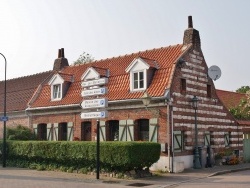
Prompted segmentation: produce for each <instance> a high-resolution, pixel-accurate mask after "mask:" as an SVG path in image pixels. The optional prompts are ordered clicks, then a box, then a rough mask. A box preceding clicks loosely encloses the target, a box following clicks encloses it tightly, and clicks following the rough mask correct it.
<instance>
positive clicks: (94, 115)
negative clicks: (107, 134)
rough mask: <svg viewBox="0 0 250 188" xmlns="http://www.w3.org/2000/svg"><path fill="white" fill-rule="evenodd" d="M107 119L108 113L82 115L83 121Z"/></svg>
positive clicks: (99, 112)
mask: <svg viewBox="0 0 250 188" xmlns="http://www.w3.org/2000/svg"><path fill="white" fill-rule="evenodd" d="M106 117H108V112H107V111H98V112H86V113H85V112H83V113H81V119H95V118H106Z"/></svg>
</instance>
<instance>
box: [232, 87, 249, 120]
mask: <svg viewBox="0 0 250 188" xmlns="http://www.w3.org/2000/svg"><path fill="white" fill-rule="evenodd" d="M229 111H230V112H231V114H232V115H233V116H234V117H235V118H236V119H242V120H250V90H248V91H246V99H242V100H241V101H240V104H239V105H238V106H235V107H233V108H230V109H229Z"/></svg>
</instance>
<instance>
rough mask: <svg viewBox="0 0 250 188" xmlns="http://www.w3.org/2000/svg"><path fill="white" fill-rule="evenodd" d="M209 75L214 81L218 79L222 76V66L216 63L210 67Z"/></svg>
mask: <svg viewBox="0 0 250 188" xmlns="http://www.w3.org/2000/svg"><path fill="white" fill-rule="evenodd" d="M208 76H209V77H210V78H211V79H212V80H214V81H216V80H218V79H219V78H220V77H221V70H220V68H219V67H218V66H216V65H213V66H211V67H209V69H208Z"/></svg>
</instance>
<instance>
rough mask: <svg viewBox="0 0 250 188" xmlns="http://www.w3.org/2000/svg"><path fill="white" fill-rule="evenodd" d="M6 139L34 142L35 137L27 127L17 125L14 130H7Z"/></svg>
mask: <svg viewBox="0 0 250 188" xmlns="http://www.w3.org/2000/svg"><path fill="white" fill-rule="evenodd" d="M6 137H7V139H8V140H34V139H35V135H34V133H33V131H32V130H31V129H29V128H28V127H25V126H22V125H18V126H17V127H14V128H7V134H6Z"/></svg>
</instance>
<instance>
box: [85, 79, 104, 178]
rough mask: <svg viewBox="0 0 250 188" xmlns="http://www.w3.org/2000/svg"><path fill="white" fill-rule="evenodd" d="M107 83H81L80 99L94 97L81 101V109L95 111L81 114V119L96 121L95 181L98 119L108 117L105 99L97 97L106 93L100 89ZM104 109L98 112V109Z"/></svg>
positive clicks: (102, 81)
mask: <svg viewBox="0 0 250 188" xmlns="http://www.w3.org/2000/svg"><path fill="white" fill-rule="evenodd" d="M107 83H108V78H99V79H94V80H88V81H83V82H82V83H81V86H82V87H83V90H82V93H81V95H82V97H96V98H95V99H87V100H83V101H82V103H81V107H82V109H84V110H89V109H90V110H91V109H93V110H95V111H91V112H89V111H87V112H86V111H84V112H82V113H81V119H97V136H96V179H99V173H100V121H99V119H100V118H106V117H108V112H107V111H106V110H105V108H106V107H108V99H107V98H98V96H99V95H104V94H106V93H107V92H108V90H107V88H106V87H100V86H103V85H105V84H107ZM100 108H101V109H104V110H100V111H99V109H100Z"/></svg>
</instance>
